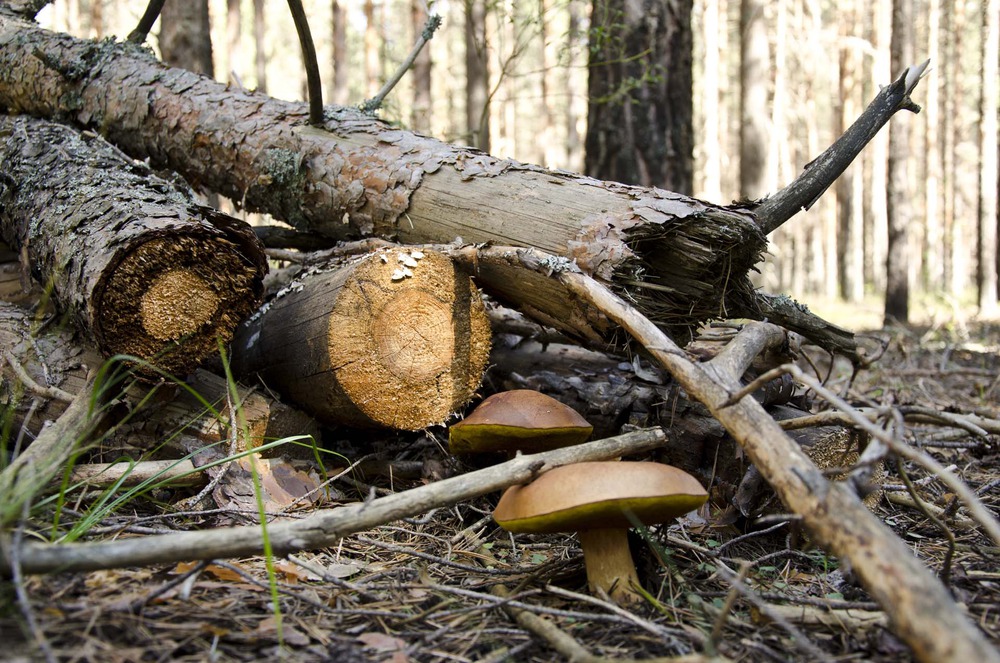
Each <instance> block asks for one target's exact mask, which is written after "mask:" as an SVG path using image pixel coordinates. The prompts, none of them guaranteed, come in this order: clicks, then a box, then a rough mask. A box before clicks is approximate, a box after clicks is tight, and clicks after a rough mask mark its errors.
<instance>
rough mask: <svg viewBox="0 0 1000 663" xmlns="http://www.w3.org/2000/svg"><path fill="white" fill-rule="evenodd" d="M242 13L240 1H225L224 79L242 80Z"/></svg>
mask: <svg viewBox="0 0 1000 663" xmlns="http://www.w3.org/2000/svg"><path fill="white" fill-rule="evenodd" d="M242 23H243V11H242V8H241V7H240V0H226V64H227V65H228V66H229V69H228V71H227V72H226V76H225V79H226V80H230V79H231V77H233V76H235V77H236V80H242V78H243V76H242V73H243V71H242V69H243V26H242Z"/></svg>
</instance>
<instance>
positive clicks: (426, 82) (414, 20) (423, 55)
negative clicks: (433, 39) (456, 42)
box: [410, 0, 431, 133]
mask: <svg viewBox="0 0 1000 663" xmlns="http://www.w3.org/2000/svg"><path fill="white" fill-rule="evenodd" d="M410 24H411V25H412V26H413V41H414V43H416V41H417V39H419V38H420V34H421V33H422V32H423V31H424V26H425V25H426V24H427V3H426V2H425V1H424V0H411V1H410ZM410 126H411V127H412V129H413V130H414V131H419V132H421V133H430V131H431V49H430V48H429V47H424V48H423V49H421V51H420V54H419V55H417V59H416V60H414V61H413V110H412V112H411V114H410Z"/></svg>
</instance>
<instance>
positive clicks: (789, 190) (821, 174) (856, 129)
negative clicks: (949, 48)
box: [754, 60, 930, 234]
mask: <svg viewBox="0 0 1000 663" xmlns="http://www.w3.org/2000/svg"><path fill="white" fill-rule="evenodd" d="M929 64H930V60H925V61H924V62H923V63H921V64H918V65H912V66H910V67H908V68H907V69H906V71H904V72H903V73H902V74H900V76H899V78H897V79H896V81H895V82H894V83H892V85H889V86H887V87H884V88H882V91H881V92H879V93H878V95H876V97H875V98H874V99H873V100H872V102H871V103H870V104H868V107H867V108H866V109H865V110H864V112H863V113H862V114H861V117H859V118H858V119H857V120H855V122H854V124H852V125H851V126H850V128H848V129H847V131H845V132H844V135H843V136H841V137H840V138H838V139H837V140H836V142H834V144H833V145H831V146H830V147H828V148H827V150H826V151H825V152H823V154H821V155H819V156H818V157H817V158H816V159H815V160H813V161H812V162H811V163H809V164H807V165H806V167H805V169H804V170H803V171H802V174H801V175H799V176H798V177H797V178H796V179H795V181H793V182H792V183H791V184H789V185H788V186H786V187H785V188H784V189H782V190H781V191H778V192H777V193H775V194H774V195H773V196H771V197H769V198H765V199H764V200H763V201H761V203H760V204H759V205H757V207H756V208H754V213H755V214H756V215H757V221H758V223H759V224H760V227H761V230H763V231H764V233H765V234H770V233H771V232H772V231H773V230H775V229H776V228H779V227H780V226H781V225H782V224H783V223H784V222H785V221H788V219H790V218H792V217H793V216H795V215H796V214H798V213H799V211H800V210H806V209H809V208H810V207H812V206H813V204H814V203H815V202H816V201H817V200H818V199H819V197H820V196H822V195H823V192H824V191H826V190H827V189H828V188H829V187H830V185H831V184H833V183H834V182H835V181H836V180H837V178H838V177H840V175H841V173H843V172H844V171H845V170H846V169H847V167H848V166H849V165H851V163H852V162H853V161H854V160H855V159H856V158H857V156H858V154H860V153H861V150H862V149H864V147H865V145H867V144H868V143H869V142H870V141H871V139H872V138H874V137H875V134H877V133H878V132H879V129H881V128H882V127H883V126H885V124H886V123H887V122H888V121H889V118H891V117H892V116H893V115H894V114H895V113H896V112H897V111H900V110H904V109H905V110H908V111H913V112H918V111H919V110H920V107H919V106H917V105H916V104H914V103H913V101H912V100H911V99H910V93H911V92H913V88H915V87H916V85H917V83H918V82H919V81H920V78H921V77H922V76H923V75H924V72H925V71H926V70H927V66H928V65H929Z"/></svg>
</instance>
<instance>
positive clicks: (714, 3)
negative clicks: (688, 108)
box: [697, 0, 722, 202]
mask: <svg viewBox="0 0 1000 663" xmlns="http://www.w3.org/2000/svg"><path fill="white" fill-rule="evenodd" d="M701 29H702V41H703V43H704V49H705V55H704V58H703V59H702V72H703V73H702V78H701V85H700V86H699V87H700V89H699V92H700V93H701V120H702V122H701V127H700V129H701V141H700V142H701V150H700V161H701V169H700V171H701V173H700V174H701V182H700V183H699V186H698V187H697V190H698V195H700V196H702V197H704V198H705V199H706V200H715V201H719V202H721V201H722V148H721V145H720V142H719V76H720V69H719V67H720V65H719V52H720V51H719V0H704V2H703V13H702V17H701Z"/></svg>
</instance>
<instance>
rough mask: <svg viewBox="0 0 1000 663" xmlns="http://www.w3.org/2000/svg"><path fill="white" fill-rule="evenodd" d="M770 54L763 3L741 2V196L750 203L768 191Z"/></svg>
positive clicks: (752, 0) (757, 0)
mask: <svg viewBox="0 0 1000 663" xmlns="http://www.w3.org/2000/svg"><path fill="white" fill-rule="evenodd" d="M769 59H770V55H769V53H768V46H767V24H766V22H765V20H764V2H763V0H741V2H740V196H741V197H743V198H747V199H750V200H756V199H758V198H762V197H763V196H765V195H766V194H767V192H768V182H767V173H768V166H767V155H768V149H767V146H768V126H767V124H768V118H769V117H770V113H769V111H768V109H769V108H770V107H769V106H768V103H767V87H768V80H770V63H769Z"/></svg>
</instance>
